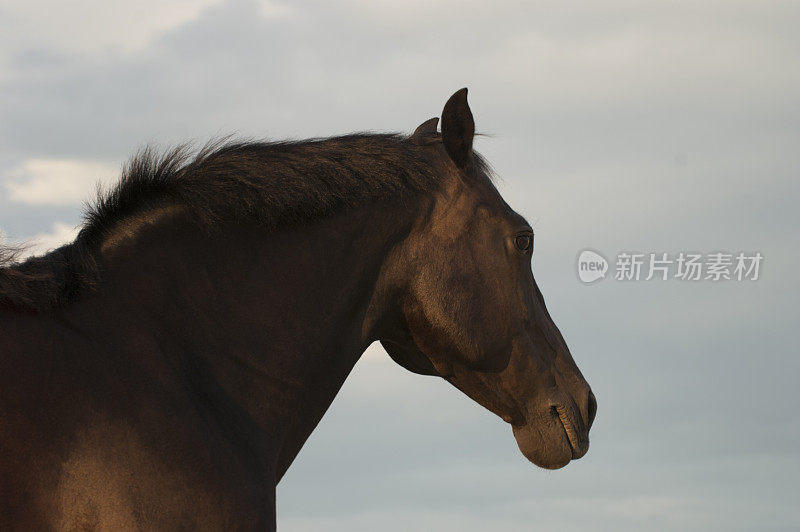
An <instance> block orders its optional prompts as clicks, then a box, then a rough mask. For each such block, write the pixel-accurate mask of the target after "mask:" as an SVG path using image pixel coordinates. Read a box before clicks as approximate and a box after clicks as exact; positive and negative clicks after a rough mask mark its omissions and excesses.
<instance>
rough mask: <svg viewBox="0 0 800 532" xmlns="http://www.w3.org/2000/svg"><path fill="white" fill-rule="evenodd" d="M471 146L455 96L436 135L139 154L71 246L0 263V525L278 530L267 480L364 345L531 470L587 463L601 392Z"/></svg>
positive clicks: (527, 233)
mask: <svg viewBox="0 0 800 532" xmlns="http://www.w3.org/2000/svg"><path fill="white" fill-rule="evenodd" d="M473 135H474V122H473V118H472V114H471V112H470V109H469V106H468V105H467V91H466V89H462V90H460V91H458V92H456V93H455V94H454V95H453V96H452V97H451V98H450V99H449V100H448V102H447V103H446V105H445V107H444V110H443V112H442V117H441V133H440V132H439V131H438V119H431V120H428V121H426V122H424V123H423V124H422V125H421V126H419V127H418V128H417V130H416V131H415V132H414V133H413V134H412V135H410V136H401V135H376V134H354V135H347V136H342V137H332V138H327V139H316V140H308V141H299V142H273V143H264V142H228V143H222V144H216V145H211V146H209V147H207V148H206V149H204V150H203V151H201V152H200V153H199V154H197V155H195V156H193V157H190V156H189V155H188V154H187V152H186V150H183V149H176V150H173V151H171V152H168V153H166V154H164V155H161V156H158V155H155V154H154V153H153V152H152V151H149V150H145V151H143V152H142V153H140V154H139V155H138V156H136V157H135V158H134V159H132V160H131V162H130V163H129V164H128V165H127V166H126V168H125V169H124V171H123V175H122V177H121V179H120V181H119V183H118V184H117V185H116V186H115V187H114V188H113V189H112V190H111V191H110V192H108V193H106V194H102V195H101V196H100V197H99V198H98V200H97V201H96V202H95V204H94V206H93V207H91V208H90V210H89V211H88V212H87V213H86V221H85V223H84V225H83V227H82V229H81V231H80V234H79V235H78V237H77V238H76V240H75V241H74V242H72V243H71V244H68V245H66V246H64V247H62V248H59V249H57V250H54V251H52V252H50V253H48V254H47V255H44V256H42V257H35V258H31V259H28V260H27V261H25V262H22V263H16V262H14V261H13V260H12V259H11V254H10V253H8V252H6V253H5V256H6V260H5V262H4V263H3V266H2V268H0V529H2V530H34V529H37V530H47V529H58V530H72V529H76V528H77V529H87V530H94V529H97V530H100V529H103V530H105V529H114V530H126V529H158V530H172V529H183V528H188V529H207V530H222V529H224V530H228V529H243V530H246V529H274V528H275V523H276V520H275V486H276V484H277V483H278V482H279V481H280V479H281V477H282V476H283V475H284V473H285V472H286V470H287V469H288V467H289V466H290V464H291V463H292V461H293V460H294V458H295V456H296V455H297V453H298V452H299V450H300V448H301V447H302V445H303V443H304V442H305V441H306V439H307V438H308V436H309V435H310V434H311V432H312V431H313V429H314V428H315V426H316V425H317V423H318V422H319V420H320V419H321V418H322V416H323V414H324V413H325V411H326V410H327V408H328V406H329V405H330V404H331V402H332V400H333V398H334V396H335V395H336V393H337V392H338V390H339V389H340V387H341V386H342V384H343V383H344V381H345V379H346V377H347V375H348V374H349V373H350V371H351V369H352V368H353V366H354V365H355V363H356V362H357V361H358V359H359V357H360V356H361V354H362V353H363V352H364V350H365V349H366V348H367V346H369V345H370V344H371V343H372V342H374V341H376V340H377V341H380V342H381V343H382V345H383V346H384V347H385V349H386V351H387V352H388V353H389V355H390V356H391V357H392V358H393V359H394V360H395V361H396V362H397V363H398V364H400V365H402V366H403V367H405V368H407V369H409V370H411V371H413V372H416V373H421V374H425V375H435V376H439V377H442V378H444V379H446V380H447V381H449V382H450V383H452V384H453V385H454V386H456V387H458V388H459V389H460V390H462V391H463V392H464V393H466V394H467V395H468V396H469V397H471V398H472V399H474V400H475V401H476V402H478V403H479V404H481V405H483V406H484V407H486V408H488V409H489V410H491V411H492V412H494V413H496V414H497V415H498V416H500V417H501V418H502V419H504V420H505V421H507V422H508V423H509V424H510V425H511V427H512V429H513V434H514V437H515V438H516V440H517V443H518V445H519V448H520V450H521V451H522V453H523V454H524V455H525V456H526V457H527V458H528V459H529V460H530V461H532V462H533V463H535V464H537V465H539V466H541V467H545V468H551V469H555V468H559V467H563V466H564V465H566V464H567V463H568V462H570V461H571V460H574V459H577V458H580V457H581V456H583V455H584V454H585V453H586V451H587V449H588V446H589V438H588V434H589V428H590V427H591V425H592V421H593V419H594V416H595V411H596V402H595V399H594V395H593V394H592V392H591V389H590V388H589V386H588V384H587V383H586V381H585V380H584V378H583V376H582V375H581V373H580V371H579V370H578V368H577V366H576V365H575V362H574V361H573V359H572V356H571V355H570V352H569V349H568V348H567V346H566V343H565V342H564V339H563V338H562V336H561V334H560V333H559V331H558V329H557V327H556V326H555V324H554V323H553V320H552V319H551V317H550V315H549V314H548V312H547V309H546V308H545V304H544V299H543V298H542V294H541V292H540V291H539V289H538V287H537V285H536V282H535V281H534V278H533V275H532V271H531V257H532V254H533V248H534V236H533V231H532V230H531V228H530V226H529V225H528V223H527V222H526V221H525V220H524V218H522V217H521V216H520V215H518V214H517V213H515V212H514V211H513V210H512V209H511V208H510V207H509V206H508V205H507V204H506V203H505V201H503V199H502V198H501V196H500V194H499V193H498V192H497V190H496V189H495V187H494V186H493V184H492V181H491V179H490V175H489V171H488V167H487V164H486V163H485V161H484V160H483V159H482V158H481V157H480V156H479V155H478V154H477V153H475V152H473V150H472V142H473ZM3 255H4V252H3V250H0V260H2V257H3Z"/></svg>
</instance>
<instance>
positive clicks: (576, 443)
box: [550, 405, 589, 460]
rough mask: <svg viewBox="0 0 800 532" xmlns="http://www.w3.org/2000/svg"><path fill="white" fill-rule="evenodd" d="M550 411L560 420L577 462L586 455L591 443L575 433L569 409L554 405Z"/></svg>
mask: <svg viewBox="0 0 800 532" xmlns="http://www.w3.org/2000/svg"><path fill="white" fill-rule="evenodd" d="M550 410H551V411H552V412H553V414H554V415H555V416H556V417H557V418H558V419H559V421H560V422H561V426H562V427H563V428H564V434H565V435H566V437H567V441H568V442H569V447H570V449H571V450H572V459H573V460H577V459H578V458H580V457H582V456H583V455H585V454H586V452H587V451H588V450H589V441H588V440H587V439H585V438H580V437H579V436H578V433H577V432H576V431H575V426H574V425H573V423H572V421H571V420H570V417H569V414H568V412H567V409H566V408H565V407H564V406H562V405H553V406H551V407H550Z"/></svg>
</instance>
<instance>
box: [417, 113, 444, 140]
mask: <svg viewBox="0 0 800 532" xmlns="http://www.w3.org/2000/svg"><path fill="white" fill-rule="evenodd" d="M438 125H439V117H438V116H434V117H433V118H431V119H428V120H426V121H424V122H423V123H421V124H420V125H419V127H417V129H415V130H414V133H412V134H411V138H412V139H414V141H415V142H416V143H417V144H425V141H426V140H427V139H429V138H430V137H432V136H433V135H436V128H437V127H438Z"/></svg>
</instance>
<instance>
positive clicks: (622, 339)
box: [0, 0, 800, 531]
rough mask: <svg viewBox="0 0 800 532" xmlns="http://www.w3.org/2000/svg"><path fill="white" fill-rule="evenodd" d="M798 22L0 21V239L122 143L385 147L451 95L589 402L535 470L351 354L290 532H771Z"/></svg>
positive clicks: (775, 10) (108, 7) (477, 424)
mask: <svg viewBox="0 0 800 532" xmlns="http://www.w3.org/2000/svg"><path fill="white" fill-rule="evenodd" d="M798 25H800V5H799V4H797V3H796V2H771V1H763V0H759V1H755V0H754V1H751V2H739V1H734V0H726V1H711V0H706V1H701V2H698V1H696V0H693V1H671V2H658V3H655V2H641V1H611V2H607V1H603V2H592V3H588V2H569V1H567V2H552V1H536V2H534V1H524V2H523V1H520V2H486V1H483V2H449V1H442V2H431V1H421V0H402V1H400V0H397V1H394V0H393V1H387V2H373V1H367V0H361V1H352V0H344V1H339V2H325V3H321V2H320V3H315V2H306V1H295V2H291V3H289V2H287V3H277V2H268V1H265V0H263V1H239V0H234V1H222V0H197V1H196V0H178V1H163V0H158V1H156V0H139V1H137V2H108V1H107V0H102V1H101V0H79V1H76V2H69V3H64V2H57V1H55V0H50V1H45V0H42V1H37V2H30V1H29V0H0V228H2V231H3V233H4V234H5V236H6V238H8V239H12V240H15V241H19V240H29V241H33V242H34V243H36V244H37V246H38V247H36V248H35V249H37V250H44V249H48V248H52V247H54V246H57V245H59V244H60V243H63V242H65V241H68V240H69V239H70V238H71V237H72V235H74V227H75V226H76V225H77V224H78V223H79V222H80V210H81V204H82V202H83V201H85V200H86V199H88V198H90V197H91V195H92V194H93V191H94V188H95V184H96V183H97V182H98V181H102V182H113V180H114V179H115V177H116V175H117V174H118V170H119V166H120V165H121V163H122V162H123V161H124V160H125V159H126V158H127V157H128V156H129V155H130V154H131V153H132V152H133V151H134V150H135V149H137V148H138V147H140V146H141V145H143V144H145V143H158V144H161V145H168V144H171V143H175V142H180V141H184V140H187V139H196V140H197V141H198V142H203V141H205V140H207V139H208V138H210V137H214V136H219V135H223V134H228V133H232V132H235V133H238V134H240V135H242V136H250V137H268V138H276V139H277V138H287V137H294V138H302V137H308V136H320V135H330V134H336V133H344V132H350V131H356V130H375V131H411V130H413V129H414V127H416V125H417V124H418V123H420V122H422V121H424V120H425V119H427V118H429V117H431V116H437V115H438V114H439V113H440V110H441V108H442V105H443V104H444V101H445V100H446V99H447V97H448V96H449V95H450V94H451V93H452V92H453V91H455V90H456V89H458V88H460V87H462V86H468V87H469V88H470V93H469V95H470V103H471V105H472V109H473V113H474V114H475V118H476V122H477V126H478V129H479V130H480V131H482V132H484V133H487V134H489V136H486V137H481V138H479V139H478V140H477V141H476V142H477V144H476V147H477V149H478V150H479V151H481V152H482V153H483V154H484V155H485V156H487V157H488V158H489V160H490V161H491V162H492V163H493V165H494V167H495V169H496V170H497V172H498V174H499V176H500V184H499V187H500V189H501V191H502V192H503V194H504V196H505V197H506V199H507V200H508V201H509V203H511V204H512V206H514V207H515V208H516V209H517V210H518V211H519V212H521V213H522V214H524V215H525V216H527V217H528V219H529V220H530V221H531V223H532V224H533V227H534V229H535V231H536V233H537V241H536V246H537V249H536V254H535V257H534V261H533V264H534V266H533V268H534V273H535V275H536V278H537V280H538V282H539V284H540V286H541V288H542V290H543V292H544V294H545V297H546V298H547V301H548V306H549V308H550V311H551V314H552V315H553V317H554V318H555V320H556V322H557V323H558V324H559V326H560V327H561V330H562V332H563V333H564V336H565V338H566V340H567V342H568V343H569V344H570V347H571V349H572V352H573V355H574V357H575V359H576V361H577V362H578V364H579V365H580V367H581V369H582V370H583V373H584V374H585V376H586V377H587V379H588V381H589V382H590V384H591V385H592V387H593V389H594V391H595V393H596V395H597V398H598V403H599V410H598V416H597V420H596V422H595V426H594V428H593V430H592V446H591V450H590V451H589V454H588V455H587V456H586V457H585V458H583V459H581V460H580V461H577V462H574V463H572V464H570V465H569V466H568V467H567V468H566V469H563V470H560V471H555V472H549V471H544V470H540V469H536V468H535V467H534V466H532V465H531V464H529V463H528V462H527V461H526V460H525V459H524V458H523V457H522V455H521V454H520V453H519V452H518V450H517V448H516V444H515V442H514V439H513V437H512V435H511V431H510V429H509V428H508V427H507V426H506V425H505V424H504V423H503V422H502V421H500V420H499V419H496V418H495V417H494V416H493V415H491V414H489V413H488V412H486V411H483V410H482V409H481V408H480V407H479V406H477V405H476V404H474V403H472V402H471V401H470V400H469V399H468V398H466V397H465V396H462V395H461V394H460V393H459V392H457V391H456V390H455V389H452V388H450V387H449V385H448V384H446V383H444V382H442V381H439V380H436V379H433V378H427V377H420V376H416V375H411V374H409V373H406V372H405V371H404V370H403V369H402V368H400V367H397V366H395V365H394V364H393V363H392V362H391V360H390V359H389V358H388V357H387V356H386V355H385V353H384V352H383V351H382V350H381V349H380V348H379V347H377V346H373V347H372V348H370V350H368V352H367V354H366V355H365V356H364V357H363V359H362V360H361V362H359V364H358V365H357V366H356V369H355V370H354V372H353V374H352V376H351V377H350V379H349V380H348V382H347V383H346V385H345V387H344V389H343V390H342V392H341V393H340V395H339V397H337V399H336V401H335V402H334V404H333V406H332V407H331V410H330V411H329V413H328V414H327V415H326V417H325V418H324V419H323V421H322V423H321V424H320V426H319V428H318V429H317V431H316V432H315V433H314V434H313V435H312V437H311V438H310V440H309V441H308V443H307V445H306V447H305V448H304V449H303V451H302V452H301V453H300V456H299V458H298V460H297V461H296V462H295V463H294V465H293V466H292V468H291V469H290V470H289V473H288V474H287V476H286V477H285V479H284V481H283V482H282V483H281V484H280V486H279V488H278V497H279V502H278V506H279V526H280V528H281V530H285V531H305V530H322V529H324V530H342V531H345V530H376V529H379V530H398V531H400V530H410V529H418V530H459V531H461V530H470V531H471V530H474V531H483V530H531V529H539V530H565V531H569V530H610V531H611V530H614V531H617V530H643V529H647V530H796V529H797V528H798V527H800V508H799V507H798V506H797V494H798V488H797V486H798V483H799V482H800V393H799V392H798V386H797V380H798V374H799V373H800V357H798V353H799V352H800V349H798V347H800V346H799V345H798V340H797V334H796V333H797V322H798V318H799V317H800V316H798V310H797V298H796V295H797V293H798V289H800V283H798V281H797V277H798V261H800V253H798V248H799V247H800V241H799V240H800V239H798V236H797V231H798V225H800V224H798V221H800V220H799V218H800V215H798V205H797V204H798V198H800V185H798V183H799V182H800V181H799V180H798V178H799V177H800V175H798V174H800V149H798V147H799V146H800V33H798V32H797V27H798ZM585 248H592V249H594V250H597V251H600V252H601V253H602V254H603V255H605V256H606V257H607V258H609V260H610V261H612V266H611V267H612V269H613V267H614V265H613V260H614V258H615V257H616V255H617V254H618V253H620V252H623V251H627V252H641V253H651V252H655V253H662V252H663V253H670V254H673V255H674V254H677V253H679V252H682V251H683V252H698V253H704V254H707V253H712V252H727V253H736V252H739V251H744V252H747V253H754V252H760V253H761V254H762V255H763V256H764V260H763V263H762V264H761V270H760V278H759V279H758V280H757V281H755V282H753V281H741V282H739V281H722V282H719V283H715V282H711V281H699V282H688V281H680V280H675V279H672V280H668V281H660V280H656V279H653V280H650V281H643V280H641V281H630V282H622V281H616V280H614V279H613V270H612V272H610V273H609V275H608V276H607V278H606V279H604V280H601V281H598V282H597V283H594V284H591V285H586V284H582V283H581V282H580V281H579V279H578V277H577V275H576V257H577V255H578V253H579V252H580V251H581V250H583V249H585Z"/></svg>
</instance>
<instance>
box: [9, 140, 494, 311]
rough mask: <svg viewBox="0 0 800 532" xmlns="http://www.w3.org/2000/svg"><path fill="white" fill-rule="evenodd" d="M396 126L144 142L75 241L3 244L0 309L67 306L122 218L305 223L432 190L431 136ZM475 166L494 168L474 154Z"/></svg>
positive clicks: (85, 285) (91, 276) (91, 278)
mask: <svg viewBox="0 0 800 532" xmlns="http://www.w3.org/2000/svg"><path fill="white" fill-rule="evenodd" d="M422 140H423V142H420V139H414V138H411V137H406V136H402V135H398V134H367V133H362V134H352V135H345V136H340V137H329V138H324V139H310V140H303V141H279V142H261V141H229V140H223V141H217V142H212V143H209V144H207V145H206V146H205V147H204V148H202V149H201V150H200V151H199V152H197V153H193V152H192V150H191V149H190V147H189V146H187V145H182V146H179V147H176V148H173V149H171V150H168V151H165V152H161V153H159V152H158V151H156V150H154V149H153V148H151V147H146V148H144V149H142V150H140V151H139V152H138V153H137V154H136V155H135V156H134V157H133V158H132V159H130V160H129V161H128V163H127V164H126V165H125V167H124V168H123V171H122V175H121V177H120V179H119V181H118V182H117V184H116V185H114V186H113V187H112V188H111V189H110V190H109V191H107V192H103V191H98V194H97V198H96V199H95V201H94V202H93V203H91V204H89V205H88V206H87V208H86V209H85V211H84V215H83V220H84V222H83V225H82V228H81V230H80V232H79V234H78V236H77V238H76V239H75V241H74V242H72V243H70V244H67V245H65V246H62V247H61V248H58V249H56V250H54V251H51V252H49V253H47V254H46V255H44V256H41V257H33V258H29V259H27V260H25V261H24V262H22V263H18V262H17V258H18V257H19V255H20V252H21V251H22V250H21V249H19V248H14V247H10V246H0V308H3V307H10V308H13V309H16V310H22V311H29V312H44V311H47V310H52V309H55V308H58V307H62V306H64V305H66V304H68V303H69V302H71V301H73V300H74V299H75V298H77V297H78V295H80V294H81V293H83V292H85V291H86V290H87V289H90V288H91V287H92V286H93V285H94V283H95V282H96V281H97V278H98V272H97V264H96V260H97V257H98V253H99V252H98V250H99V248H100V245H101V244H102V242H103V241H104V240H105V238H106V237H107V236H108V235H110V234H111V233H112V232H113V231H114V229H115V227H117V226H118V224H119V223H120V222H122V221H124V220H127V219H129V218H130V217H131V216H135V215H137V214H140V213H144V212H147V211H149V210H151V209H157V208H159V207H166V206H173V205H179V206H181V207H182V208H183V209H184V210H185V211H186V212H187V213H188V214H189V217H190V219H192V220H194V221H196V222H197V224H198V225H200V226H202V227H204V228H214V227H218V226H220V225H221V224H223V223H226V222H227V223H231V222H232V223H236V222H242V221H248V220H252V221H257V222H258V223H259V224H262V225H263V226H265V227H266V228H267V229H269V230H277V229H279V228H281V227H285V226H289V225H296V224H302V223H308V222H310V221H313V220H316V219H319V218H323V217H326V216H330V215H332V214H334V213H336V212H338V211H342V210H345V209H348V208H356V207H359V206H363V205H366V204H369V203H372V202H376V201H380V200H385V199H389V198H397V197H403V196H409V195H416V194H425V193H430V192H432V191H433V190H435V189H437V188H438V187H439V186H440V183H441V179H440V177H439V176H438V173H437V172H436V168H437V167H436V164H435V163H434V161H433V160H432V156H431V155H430V151H429V150H425V149H423V146H424V145H425V144H429V143H430V142H436V141H440V137H439V136H438V135H434V136H433V137H432V138H426V139H422ZM475 168H476V172H475V173H476V174H477V173H479V174H482V175H488V173H489V169H488V165H487V164H486V163H485V161H484V160H483V159H482V158H481V157H480V156H479V155H477V154H476V155H475Z"/></svg>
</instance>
